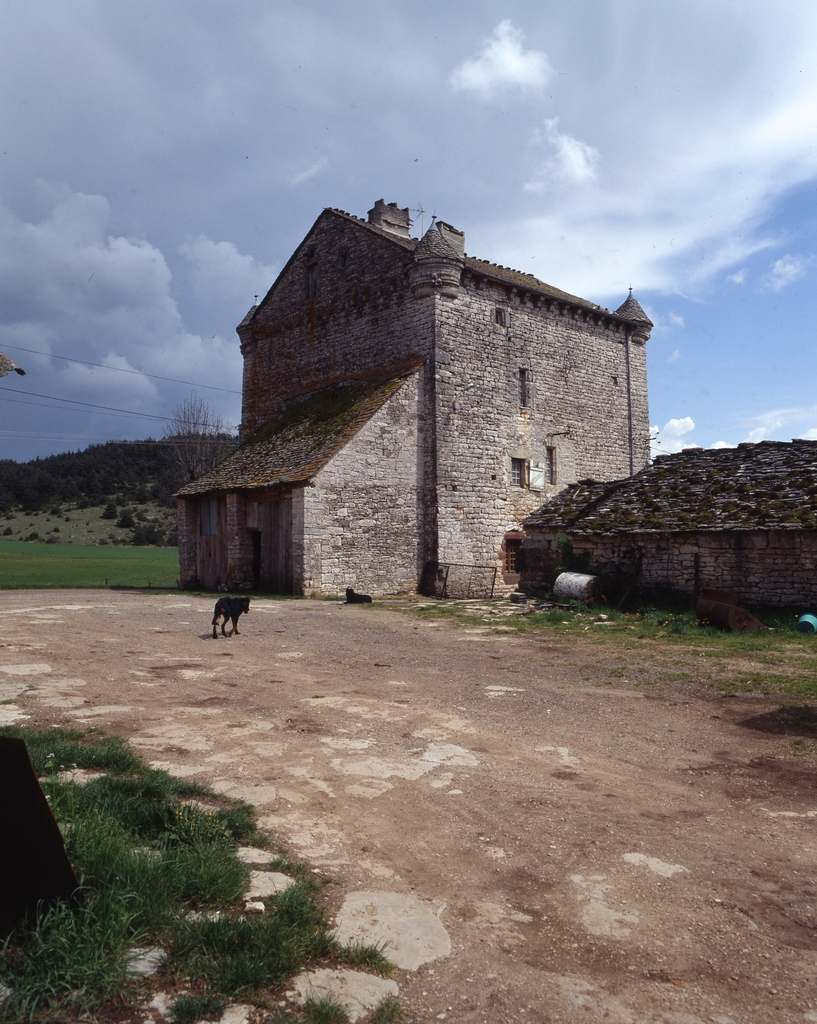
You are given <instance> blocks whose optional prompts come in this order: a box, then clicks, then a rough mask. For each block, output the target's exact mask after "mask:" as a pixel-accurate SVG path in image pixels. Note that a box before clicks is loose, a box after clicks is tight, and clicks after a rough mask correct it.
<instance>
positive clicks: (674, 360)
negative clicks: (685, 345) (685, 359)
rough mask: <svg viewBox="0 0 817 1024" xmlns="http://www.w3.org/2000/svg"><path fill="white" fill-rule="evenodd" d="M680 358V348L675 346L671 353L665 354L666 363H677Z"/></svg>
mask: <svg viewBox="0 0 817 1024" xmlns="http://www.w3.org/2000/svg"><path fill="white" fill-rule="evenodd" d="M680 358H681V350H680V348H676V349H673V351H672V355H669V356H667V362H668V363H677V362H678V360H679V359H680Z"/></svg>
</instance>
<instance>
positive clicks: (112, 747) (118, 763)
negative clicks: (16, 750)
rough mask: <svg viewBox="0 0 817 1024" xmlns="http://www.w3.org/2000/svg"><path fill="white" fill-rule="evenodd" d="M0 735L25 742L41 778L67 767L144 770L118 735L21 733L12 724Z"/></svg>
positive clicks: (68, 731)
mask: <svg viewBox="0 0 817 1024" xmlns="http://www.w3.org/2000/svg"><path fill="white" fill-rule="evenodd" d="M0 736H13V737H16V738H17V739H25V741H26V748H27V749H28V754H29V757H30V758H31V761H32V764H33V765H34V771H35V772H36V773H37V775H40V776H42V775H51V774H53V773H55V772H58V771H66V770H68V769H70V768H89V769H94V770H96V771H108V772H121V773H124V772H138V771H141V770H142V769H143V768H144V761H142V759H141V758H140V757H139V756H138V755H137V754H135V753H134V752H133V751H132V750H130V749H129V748H128V747H127V746H126V745H125V742H124V740H122V739H121V738H120V737H119V736H104V737H102V738H100V739H92V738H91V737H90V734H89V733H83V732H79V731H78V730H76V729H44V730H36V729H25V730H24V729H20V728H18V727H17V726H14V725H8V726H3V727H2V728H0Z"/></svg>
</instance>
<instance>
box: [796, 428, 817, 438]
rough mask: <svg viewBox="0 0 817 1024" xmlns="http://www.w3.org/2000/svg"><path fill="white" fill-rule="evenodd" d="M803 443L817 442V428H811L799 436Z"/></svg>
mask: <svg viewBox="0 0 817 1024" xmlns="http://www.w3.org/2000/svg"><path fill="white" fill-rule="evenodd" d="M799 437H800V439H802V440H803V441H817V427H811V428H810V429H809V430H806V431H804V432H803V433H802V434H800V435H799Z"/></svg>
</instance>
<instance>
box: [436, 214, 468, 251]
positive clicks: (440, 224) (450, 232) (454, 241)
mask: <svg viewBox="0 0 817 1024" xmlns="http://www.w3.org/2000/svg"><path fill="white" fill-rule="evenodd" d="M437 230H438V231H439V232H440V234H441V235H442V236H443V238H444V239H445V240H446V242H449V243H450V244H451V245H453V246H454V248H455V249H456V250H457V255H458V256H460V257H462V258H463V259H464V258H465V232H464V231H457V229H456V228H452V227H451V225H450V224H446V223H445V221H444V220H438V221H437Z"/></svg>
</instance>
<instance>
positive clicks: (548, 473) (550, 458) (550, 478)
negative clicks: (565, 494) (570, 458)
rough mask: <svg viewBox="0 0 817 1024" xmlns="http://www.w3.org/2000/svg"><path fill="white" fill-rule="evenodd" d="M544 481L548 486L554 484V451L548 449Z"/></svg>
mask: <svg viewBox="0 0 817 1024" xmlns="http://www.w3.org/2000/svg"><path fill="white" fill-rule="evenodd" d="M545 479H546V480H547V482H548V483H549V484H555V483H556V449H555V448H548V450H547V458H546V459H545Z"/></svg>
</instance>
